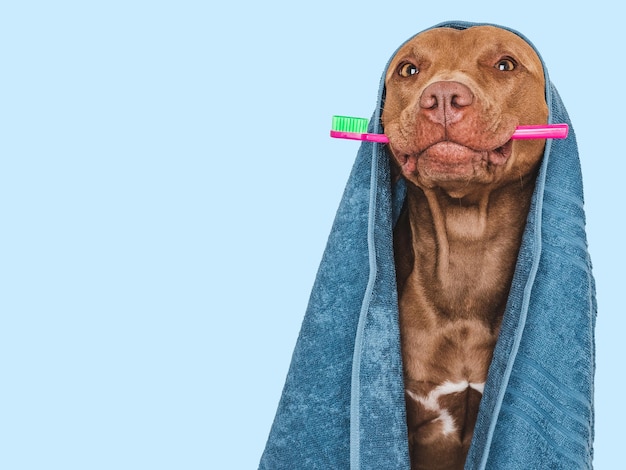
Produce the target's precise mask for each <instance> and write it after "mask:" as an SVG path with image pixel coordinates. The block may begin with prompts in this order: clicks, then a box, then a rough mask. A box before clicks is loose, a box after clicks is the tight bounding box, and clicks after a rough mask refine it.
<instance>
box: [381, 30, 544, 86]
mask: <svg viewBox="0 0 626 470" xmlns="http://www.w3.org/2000/svg"><path fill="white" fill-rule="evenodd" d="M505 56H511V57H514V58H516V59H517V60H519V61H520V62H521V63H522V64H523V65H524V67H526V68H527V69H528V71H529V72H530V73H532V74H534V75H537V76H543V74H544V72H543V66H542V64H541V59H540V58H539V56H538V55H537V53H536V52H535V50H534V49H533V47H532V46H531V45H530V44H528V43H527V42H526V41H525V40H524V39H522V38H521V37H520V36H518V35H517V34H515V33H513V32H511V31H508V30H506V29H502V28H498V27H496V26H473V27H470V28H467V29H462V30H460V29H454V28H447V27H441V28H435V29H429V30H427V31H424V32H422V33H419V34H418V35H416V36H414V37H413V38H411V39H410V40H408V41H407V42H406V43H405V44H404V45H403V46H402V47H400V49H399V50H398V51H397V52H396V54H395V55H394V57H393V58H392V60H391V61H390V63H389V67H388V69H387V72H386V77H387V79H388V78H389V76H390V75H391V74H393V73H394V72H395V71H396V69H397V67H398V65H400V64H402V63H403V62H415V61H417V62H419V61H429V62H436V63H438V64H439V65H440V66H444V65H447V66H448V67H450V68H456V69H460V68H463V67H469V66H471V65H472V64H475V63H476V62H478V61H481V60H485V61H487V60H497V59H498V58H501V57H505Z"/></svg>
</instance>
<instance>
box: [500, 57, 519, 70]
mask: <svg viewBox="0 0 626 470" xmlns="http://www.w3.org/2000/svg"><path fill="white" fill-rule="evenodd" d="M496 68H497V69H498V70H500V71H501V72H510V71H511V70H514V69H515V62H513V60H512V59H500V60H499V61H498V63H497V64H496Z"/></svg>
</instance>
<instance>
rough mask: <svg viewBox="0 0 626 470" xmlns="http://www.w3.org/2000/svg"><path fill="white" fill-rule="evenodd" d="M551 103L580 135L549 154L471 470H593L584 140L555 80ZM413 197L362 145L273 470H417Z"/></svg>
mask: <svg viewBox="0 0 626 470" xmlns="http://www.w3.org/2000/svg"><path fill="white" fill-rule="evenodd" d="M475 25H476V24H470V23H465V22H451V23H442V24H439V25H437V26H435V27H452V28H458V29H465V28H468V27H471V26H475ZM507 29H508V28H507ZM513 32H514V33H516V34H518V35H520V34H519V33H517V32H515V31H513ZM520 36H521V37H522V38H524V37H523V36H522V35H520ZM524 39H525V40H526V38H524ZM544 69H545V64H544ZM384 76H385V73H384V72H383V79H382V80H381V85H380V89H379V93H378V102H377V107H376V111H375V112H374V115H373V118H372V120H371V123H370V132H382V129H381V125H380V110H381V109H382V105H383V101H384ZM546 99H547V102H548V107H549V110H550V115H549V122H550V123H561V122H565V123H568V124H570V133H569V136H568V138H567V139H564V140H553V141H552V140H548V141H547V142H546V148H545V153H544V156H543V160H542V165H541V169H540V172H539V175H538V178H537V182H536V188H535V193H534V195H533V199H532V204H531V209H530V212H529V215H528V220H527V225H526V229H525V232H524V237H523V241H522V245H521V248H520V253H519V257H518V260H517V265H516V268H515V275H514V279H513V283H512V287H511V292H510V295H509V299H508V303H507V307H506V312H505V314H504V319H503V323H502V329H501V332H500V336H499V339H498V343H497V345H496V348H495V352H494V359H493V361H492V364H491V367H490V369H489V375H488V379H487V383H486V385H485V389H484V395H483V399H482V401H481V405H480V411H479V416H478V421H477V423H476V428H475V431H474V438H473V441H472V445H471V448H470V452H469V455H468V459H467V463H466V466H465V468H466V469H502V470H515V469H524V470H527V469H538V468H549V469H567V470H572V469H587V468H592V457H593V423H594V416H593V378H594V373H595V343H594V329H595V317H596V300H595V286H594V280H593V276H592V271H591V262H590V259H589V255H588V250H587V242H586V235H585V215H584V211H583V188H582V177H581V172H580V162H579V157H578V150H577V145H576V138H575V134H574V131H573V129H572V128H571V123H570V121H569V117H568V115H567V112H566V110H565V108H564V106H563V103H562V102H561V99H560V98H559V95H558V93H557V91H556V89H555V88H554V86H553V85H552V83H551V82H550V80H549V78H548V74H547V71H546ZM404 194H405V188H404V183H403V182H402V181H400V182H398V183H397V184H392V183H391V181H390V168H389V156H388V155H387V153H386V149H385V146H384V145H380V144H376V143H362V144H361V145H360V148H359V150H358V153H357V157H356V162H355V164H354V167H353V170H352V173H351V174H350V177H349V180H348V183H347V186H346V189H345V193H344V195H343V198H342V200H341V203H340V205H339V209H338V212H337V216H336V219H335V222H334V224H333V227H332V230H331V233H330V236H329V239H328V244H327V247H326V250H325V252H324V255H323V258H322V261H321V265H320V268H319V272H318V275H317V278H316V281H315V284H314V286H313V291H312V294H311V298H310V303H309V305H308V308H307V311H306V314H305V317H304V321H303V324H302V329H301V331H300V335H299V338H298V341H297V344H296V347H295V351H294V354H293V358H292V362H291V366H290V369H289V372H288V375H287V379H286V383H285V386H284V390H283V394H282V397H281V400H280V403H279V406H278V410H277V413H276V417H275V419H274V423H273V425H272V428H271V431H270V435H269V438H268V441H267V445H266V448H265V451H264V453H263V456H262V457H261V463H260V466H259V468H260V469H261V470H280V469H286V470H287V469H288V470H293V469H324V470H328V469H350V470H362V469H372V470H381V469H385V470H394V469H400V470H407V469H409V456H408V445H407V430H406V424H405V402H404V386H403V378H402V359H401V354H400V336H399V326H398V300H397V293H396V282H395V266H394V258H393V247H392V231H393V225H394V222H395V220H396V217H397V215H398V213H399V211H400V208H401V206H402V203H403V200H404Z"/></svg>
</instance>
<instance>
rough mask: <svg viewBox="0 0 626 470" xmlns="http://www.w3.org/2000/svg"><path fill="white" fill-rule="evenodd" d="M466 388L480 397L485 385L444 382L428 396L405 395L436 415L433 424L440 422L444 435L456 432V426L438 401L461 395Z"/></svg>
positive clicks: (408, 392) (408, 391)
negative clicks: (449, 396) (446, 397)
mask: <svg viewBox="0 0 626 470" xmlns="http://www.w3.org/2000/svg"><path fill="white" fill-rule="evenodd" d="M468 388H472V389H474V390H476V391H477V392H479V393H480V394H481V395H482V393H483V390H484V389H485V383H484V382H480V383H474V382H467V381H462V382H444V383H442V384H441V385H438V386H437V387H435V388H434V389H432V390H431V391H430V392H429V393H428V395H418V394H416V393H415V392H412V391H411V390H406V393H407V394H408V395H409V396H410V397H411V398H412V399H413V400H415V401H416V402H418V403H420V404H421V405H422V406H423V407H424V408H426V409H427V410H429V411H432V412H434V413H435V414H437V415H438V417H437V418H435V419H434V420H433V421H434V422H437V421H438V422H440V423H441V424H442V432H443V434H444V435H447V434H450V433H453V432H455V431H457V428H456V424H455V422H454V418H453V417H452V415H451V414H450V413H449V412H448V410H446V409H445V408H443V407H441V405H440V404H439V399H440V398H441V397H443V396H446V395H451V394H454V393H461V392H464V391H466V390H467V389H468Z"/></svg>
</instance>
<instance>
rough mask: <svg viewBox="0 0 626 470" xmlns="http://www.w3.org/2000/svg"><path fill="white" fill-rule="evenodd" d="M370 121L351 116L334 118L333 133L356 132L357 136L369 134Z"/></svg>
mask: <svg viewBox="0 0 626 470" xmlns="http://www.w3.org/2000/svg"><path fill="white" fill-rule="evenodd" d="M367 123H368V120H367V119H365V118H357V117H350V116H333V125H332V130H333V131H339V132H354V133H356V134H365V133H367Z"/></svg>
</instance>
